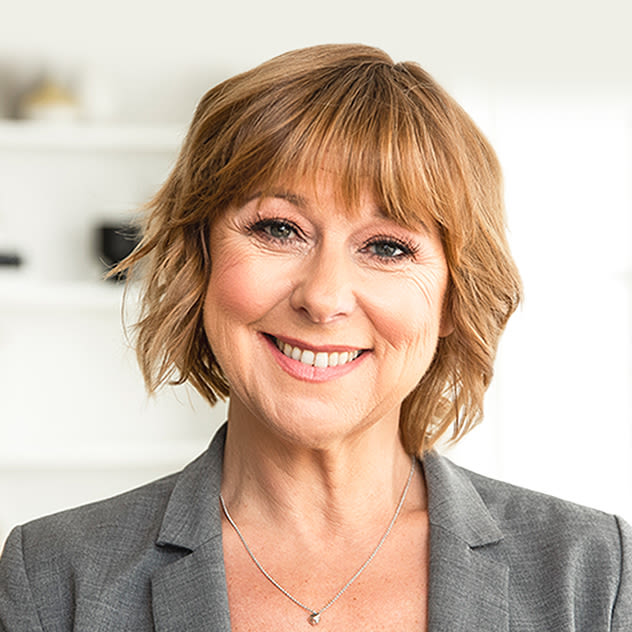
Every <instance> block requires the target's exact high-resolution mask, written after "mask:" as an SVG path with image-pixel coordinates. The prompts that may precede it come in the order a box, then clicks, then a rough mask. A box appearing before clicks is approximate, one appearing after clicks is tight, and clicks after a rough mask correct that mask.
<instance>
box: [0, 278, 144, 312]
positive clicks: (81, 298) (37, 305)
mask: <svg viewBox="0 0 632 632" xmlns="http://www.w3.org/2000/svg"><path fill="white" fill-rule="evenodd" d="M123 288H124V285H123V284H122V283H115V282H109V281H66V282H49V283H47V282H44V281H38V280H36V279H30V278H28V277H21V276H20V275H19V273H16V274H14V275H6V276H3V275H0V309H2V310H3V311H5V313H6V311H7V310H21V309H43V308H46V309H72V310H86V309H88V310H94V309H96V310H107V311H117V310H120V308H121V303H122V298H123ZM132 291H133V290H132Z"/></svg>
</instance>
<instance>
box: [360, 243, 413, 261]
mask: <svg viewBox="0 0 632 632" xmlns="http://www.w3.org/2000/svg"><path fill="white" fill-rule="evenodd" d="M369 249H370V250H371V251H372V252H373V254H375V255H377V256H378V257H383V258H385V259H391V258H397V257H401V256H402V255H407V254H409V253H408V252H405V250H404V249H403V248H402V247H401V246H400V245H399V244H397V243H395V242H393V241H376V242H374V243H372V244H369Z"/></svg>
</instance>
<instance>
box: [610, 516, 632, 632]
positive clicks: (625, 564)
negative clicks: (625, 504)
mask: <svg viewBox="0 0 632 632" xmlns="http://www.w3.org/2000/svg"><path fill="white" fill-rule="evenodd" d="M617 526H618V527H619V534H620V538H621V574H620V579H619V589H618V591H617V595H616V599H615V602H614V608H613V610H612V631H613V632H629V631H630V630H632V527H630V525H629V524H627V523H626V522H624V521H623V520H621V519H620V518H617Z"/></svg>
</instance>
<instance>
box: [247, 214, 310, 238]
mask: <svg viewBox="0 0 632 632" xmlns="http://www.w3.org/2000/svg"><path fill="white" fill-rule="evenodd" d="M280 226H287V227H289V228H290V230H292V231H293V232H294V233H295V235H296V236H297V237H298V238H299V239H302V238H303V237H302V233H301V231H300V229H299V227H298V226H297V225H296V224H294V223H293V222H290V221H289V220H287V219H283V218H282V217H270V218H266V219H261V218H260V219H256V220H255V221H254V222H252V223H250V224H248V225H247V226H246V231H247V232H248V233H249V234H251V235H255V234H256V235H259V236H261V237H263V238H265V239H268V240H270V241H274V242H280V243H285V242H287V241H288V238H287V237H286V238H283V237H278V236H275V235H272V234H271V233H270V231H269V229H271V228H273V227H276V228H279V227H280Z"/></svg>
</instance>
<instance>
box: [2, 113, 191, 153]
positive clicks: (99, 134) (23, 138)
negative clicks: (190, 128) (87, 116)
mask: <svg viewBox="0 0 632 632" xmlns="http://www.w3.org/2000/svg"><path fill="white" fill-rule="evenodd" d="M184 135H185V128H184V127H183V126H175V125H166V126H151V127H149V126H148V127H143V126H136V125H114V124H112V125H95V124H86V123H54V124H53V123H41V122H37V121H15V120H7V119H5V120H0V150H3V149H4V150H6V149H19V150H28V151H51V150H52V151H73V150H85V149H89V150H94V151H134V152H161V153H162V152H168V153H175V152H176V151H177V150H178V148H179V147H180V145H181V143H182V141H183V139H184Z"/></svg>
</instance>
